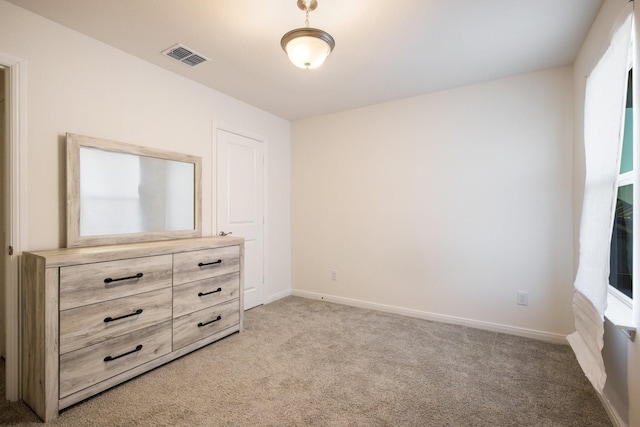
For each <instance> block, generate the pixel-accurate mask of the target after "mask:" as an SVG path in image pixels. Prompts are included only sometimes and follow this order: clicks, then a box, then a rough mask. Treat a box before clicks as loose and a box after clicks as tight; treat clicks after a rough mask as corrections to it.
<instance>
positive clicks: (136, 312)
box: [104, 308, 142, 323]
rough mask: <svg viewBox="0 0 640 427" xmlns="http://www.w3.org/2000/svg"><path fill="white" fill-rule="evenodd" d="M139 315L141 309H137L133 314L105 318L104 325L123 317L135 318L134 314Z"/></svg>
mask: <svg viewBox="0 0 640 427" xmlns="http://www.w3.org/2000/svg"><path fill="white" fill-rule="evenodd" d="M140 313H142V309H141V308H139V309H137V310H136V311H134V312H133V313H129V314H125V315H124V316H120V317H105V318H104V323H109V322H113V321H114V320H120V319H124V318H125V317H131V316H135V315H136V314H140Z"/></svg>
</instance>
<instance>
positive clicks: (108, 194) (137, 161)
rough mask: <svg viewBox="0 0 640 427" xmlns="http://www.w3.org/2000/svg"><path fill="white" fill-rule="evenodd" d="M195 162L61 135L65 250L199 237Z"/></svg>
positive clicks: (198, 174)
mask: <svg viewBox="0 0 640 427" xmlns="http://www.w3.org/2000/svg"><path fill="white" fill-rule="evenodd" d="M201 175H202V171H201V159H200V157H196V156H190V155H186V154H179V153H173V152H168V151H162V150H156V149H151V148H146V147H140V146H137V145H130V144H124V143H120V142H114V141H107V140H103V139H97V138H90V137H86V136H81V135H75V134H67V247H78V246H92V245H105V244H114V243H129V242H140V241H152V240H168V239H180V238H189V237H200V236H201V235H202V229H201V219H200V217H201V207H200V203H201V189H200V183H201Z"/></svg>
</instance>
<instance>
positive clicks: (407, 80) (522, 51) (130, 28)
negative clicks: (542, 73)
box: [8, 0, 603, 120]
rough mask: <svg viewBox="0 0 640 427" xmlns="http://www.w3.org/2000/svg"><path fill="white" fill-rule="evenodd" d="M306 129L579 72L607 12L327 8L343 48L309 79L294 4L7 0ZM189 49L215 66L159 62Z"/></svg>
mask: <svg viewBox="0 0 640 427" xmlns="http://www.w3.org/2000/svg"><path fill="white" fill-rule="evenodd" d="M8 1H10V2H11V3H14V4H16V5H18V6H21V7H23V8H25V9H28V10H31V11H33V12H35V13H37V14H40V15H42V16H44V17H47V18H49V19H51V20H53V21H57V22H59V23H61V24H63V25H65V26H67V27H70V28H72V29H75V30H77V31H79V32H81V33H84V34H87V35H89V36H91V37H93V38H95V39H98V40H101V41H103V42H105V43H107V44H109V45H112V46H115V47H116V48H119V49H121V50H123V51H126V52H129V53H130V54H132V55H135V56H137V57H139V58H142V59H144V60H146V61H149V62H152V63H154V64H157V65H158V66H160V67H163V68H166V69H168V70H171V71H173V72H175V73H178V74H181V75H183V76H185V77H187V78H189V79H192V80H195V81H198V82H200V83H202V84H204V85H206V86H209V87H211V88H214V89H216V90H218V91H220V92H223V93H226V94H227V95H230V96H232V97H234V98H236V99H239V100H242V101H244V102H247V103H249V104H252V105H254V106H257V107H259V108H261V109H263V110H266V111H269V112H271V113H273V114H275V115H277V116H279V117H282V118H285V119H289V120H296V119H300V118H305V117H312V116H317V115H321V114H326V113H331V112H336V111H342V110H348V109H352V108H357V107H362V106H365V105H370V104H375V103H379V102H385V101H391V100H395V99H401V98H407V97H411V96H416V95H421V94H425V93H428V92H433V91H439V90H444V89H450V88H454V87H459V86H464V85H468V84H473V83H478V82H482V81H488V80H493V79H498V78H502V77H507V76H511V75H517V74H522V73H527V72H531V71H537V70H541V69H545V68H551V67H556V66H562V65H569V64H572V63H573V61H574V59H575V57H576V54H577V53H578V50H579V48H580V46H581V44H582V41H583V40H584V37H585V36H586V34H587V31H588V29H589V27H590V25H591V23H592V22H593V20H594V18H595V16H596V14H597V12H598V10H599V8H600V6H601V4H602V1H603V0H318V8H317V9H316V10H315V11H313V12H311V14H310V22H311V26H312V27H316V28H321V29H323V30H325V31H327V32H329V33H330V34H331V35H332V36H333V37H334V39H335V40H336V47H335V50H334V51H333V53H332V54H331V56H329V58H328V59H327V61H326V62H325V64H324V65H323V66H322V67H320V68H318V69H315V70H302V69H299V68H296V67H295V66H294V65H293V64H291V63H290V62H289V60H288V59H287V57H286V55H285V54H284V52H283V51H282V49H281V47H280V38H281V37H282V35H283V34H284V33H286V32H287V31H289V30H291V29H293V28H297V27H302V26H304V12H302V11H301V10H300V9H298V7H297V6H296V0H8ZM177 43H181V44H183V45H185V46H187V47H189V48H191V49H194V50H195V51H197V52H198V53H201V54H203V55H205V56H207V57H209V58H211V59H212V61H211V62H208V63H205V64H203V65H200V66H198V67H196V68H190V67H188V66H186V65H183V64H181V63H178V62H176V61H174V60H172V59H170V58H167V57H165V56H163V55H162V54H161V52H162V51H164V50H166V49H167V48H169V47H172V46H174V45H175V44H177Z"/></svg>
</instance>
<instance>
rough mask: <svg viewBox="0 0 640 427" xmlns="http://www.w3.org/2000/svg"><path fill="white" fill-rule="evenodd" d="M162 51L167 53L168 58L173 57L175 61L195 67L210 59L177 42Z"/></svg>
mask: <svg viewBox="0 0 640 427" xmlns="http://www.w3.org/2000/svg"><path fill="white" fill-rule="evenodd" d="M162 53H163V54H164V55H167V56H168V57H169V58H173V59H175V60H176V61H180V62H182V63H183V64H186V65H188V66H190V67H195V66H196V65H199V64H202V63H203V62H207V61H211V60H210V59H209V58H207V57H206V56H204V55H201V54H199V53H198V52H195V51H194V50H193V49H189V48H188V47H185V46H182V45H181V44H177V45H175V46H174V47H171V48H169V49H167V50H165V51H164V52H162Z"/></svg>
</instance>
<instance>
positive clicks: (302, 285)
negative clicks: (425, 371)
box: [292, 67, 573, 341]
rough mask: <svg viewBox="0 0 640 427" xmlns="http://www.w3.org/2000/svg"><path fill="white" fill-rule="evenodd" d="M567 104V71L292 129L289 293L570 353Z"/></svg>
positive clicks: (372, 109) (569, 118) (424, 98)
mask: <svg viewBox="0 0 640 427" xmlns="http://www.w3.org/2000/svg"><path fill="white" fill-rule="evenodd" d="M572 96H573V93H572V76H571V68H569V67H565V68H558V69H552V70H546V71H541V72H537V73H532V74H527V75H522V76H517V77H513V78H508V79H503V80H498V81H493V82H488V83H483V84H478V85H473V86H468V87H464V88H460V89H455V90H450V91H445V92H440V93H434V94H429V95H425V96H421V97H416V98H411V99H406V100H401V101H397V102H391V103H386V104H380V105H375V106H370V107H366V108H362V109H358V110H352V111H347V112H343V113H338V114H332V115H327V116H323V117H317V118H312V119H308V120H300V121H296V122H294V123H293V124H292V153H293V154H292V156H293V161H292V228H293V240H292V249H293V251H292V252H293V258H292V268H293V270H292V271H293V275H292V278H293V281H292V283H293V292H294V293H297V294H300V295H306V296H312V297H318V298H320V297H322V298H326V299H329V300H338V301H342V302H348V303H353V304H357V305H366V306H375V307H378V308H383V309H388V310H390V311H397V312H401V313H404V314H410V315H416V316H419V317H427V318H437V319H441V320H445V321H456V322H460V323H465V320H464V319H466V320H470V321H472V323H473V324H475V326H481V327H488V328H490V329H496V330H506V331H508V332H512V333H518V334H523V335H531V336H537V337H542V338H550V339H555V340H556V341H562V340H563V339H564V336H565V335H566V334H568V333H570V332H571V331H572V330H573V320H572V314H571V296H572V268H571V266H572V256H571V254H572V241H571V236H572V234H571V230H572V229H571V226H572V224H571V141H572V134H571V123H572ZM331 270H335V271H337V276H338V280H337V281H331V280H330V271H331ZM518 290H524V291H527V292H528V293H529V306H527V307H524V306H520V305H517V304H516V293H517V291H518Z"/></svg>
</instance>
